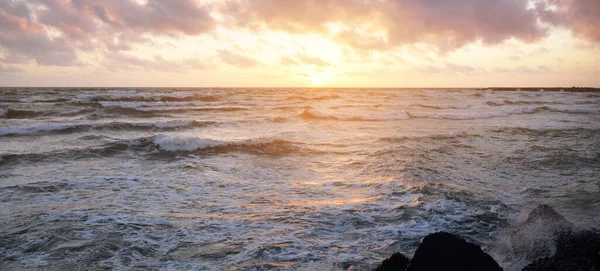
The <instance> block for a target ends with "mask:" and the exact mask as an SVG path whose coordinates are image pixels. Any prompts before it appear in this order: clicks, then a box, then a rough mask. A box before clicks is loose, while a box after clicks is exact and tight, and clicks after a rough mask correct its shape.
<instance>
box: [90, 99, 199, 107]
mask: <svg viewBox="0 0 600 271" xmlns="http://www.w3.org/2000/svg"><path fill="white" fill-rule="evenodd" d="M98 103H99V104H100V105H101V106H102V107H123V108H140V107H167V106H169V107H179V106H197V105H204V104H205V103H198V102H117V101H100V102H98Z"/></svg>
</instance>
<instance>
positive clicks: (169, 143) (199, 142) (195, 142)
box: [152, 135, 226, 152]
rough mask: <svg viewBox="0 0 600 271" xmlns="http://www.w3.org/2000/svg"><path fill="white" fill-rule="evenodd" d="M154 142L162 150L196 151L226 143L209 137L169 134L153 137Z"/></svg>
mask: <svg viewBox="0 0 600 271" xmlns="http://www.w3.org/2000/svg"><path fill="white" fill-rule="evenodd" d="M152 142H154V144H156V145H157V146H158V148H159V149H160V150H164V151H172V152H176V151H195V150H199V149H206V148H211V147H217V146H223V145H225V144H226V143H224V142H221V141H217V140H213V139H207V138H198V137H187V136H168V135H158V136H155V137H153V139H152Z"/></svg>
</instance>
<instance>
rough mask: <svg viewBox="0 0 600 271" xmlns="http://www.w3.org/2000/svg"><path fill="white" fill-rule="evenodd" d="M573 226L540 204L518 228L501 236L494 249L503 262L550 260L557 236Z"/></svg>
mask: <svg viewBox="0 0 600 271" xmlns="http://www.w3.org/2000/svg"><path fill="white" fill-rule="evenodd" d="M571 228H572V224H571V223H570V222H569V221H567V219H565V218H564V217H563V216H562V215H560V214H559V213H558V212H556V211H555V210H554V209H552V207H550V206H548V205H544V204H543V205H539V206H537V207H536V208H535V209H533V211H531V213H530V214H529V216H528V217H527V220H525V222H523V223H522V224H521V225H519V226H518V227H516V228H515V229H514V230H512V231H510V232H509V233H507V234H506V235H502V239H500V240H498V244H497V245H496V248H495V250H496V251H497V252H498V255H501V256H502V257H503V258H502V259H501V260H502V261H503V262H516V261H520V260H526V261H533V260H535V259H539V258H545V257H551V256H552V255H554V253H555V251H556V245H555V241H556V239H557V238H558V236H559V235H560V233H562V232H565V231H570V230H571Z"/></svg>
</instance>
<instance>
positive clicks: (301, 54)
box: [0, 0, 600, 87]
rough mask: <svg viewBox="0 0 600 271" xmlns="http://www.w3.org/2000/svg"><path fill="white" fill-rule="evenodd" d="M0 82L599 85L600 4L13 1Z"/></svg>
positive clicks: (8, 1) (0, 28)
mask: <svg viewBox="0 0 600 271" xmlns="http://www.w3.org/2000/svg"><path fill="white" fill-rule="evenodd" d="M0 86H83V87H85V86H99V87H111V86H138V87H151V86H152V87H175V86H181V87H186V86H189V87H215V86H217V87H313V86H317V87H488V86H509V87H510V86H515V87H516V86H522V87H527V86H549V87H550V86H563V87H570V86H595V87H600V1H598V0H529V1H526V0H307V1H301V0H173V1H162V0H27V1H26V0H5V1H0Z"/></svg>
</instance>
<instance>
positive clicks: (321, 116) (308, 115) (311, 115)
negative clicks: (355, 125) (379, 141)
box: [298, 109, 410, 121]
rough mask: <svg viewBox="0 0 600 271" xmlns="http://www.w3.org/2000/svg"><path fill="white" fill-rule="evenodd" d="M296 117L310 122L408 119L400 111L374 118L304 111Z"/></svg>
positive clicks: (407, 116) (405, 114)
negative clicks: (310, 120)
mask: <svg viewBox="0 0 600 271" xmlns="http://www.w3.org/2000/svg"><path fill="white" fill-rule="evenodd" d="M298 117H300V118H303V119H312V120H340V121H390V120H405V119H409V118H410V117H409V115H408V114H407V113H406V112H404V111H401V112H399V113H396V114H389V115H374V116H349V115H331V114H326V113H323V112H320V111H318V110H315V109H305V110H304V112H302V114H300V115H298Z"/></svg>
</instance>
